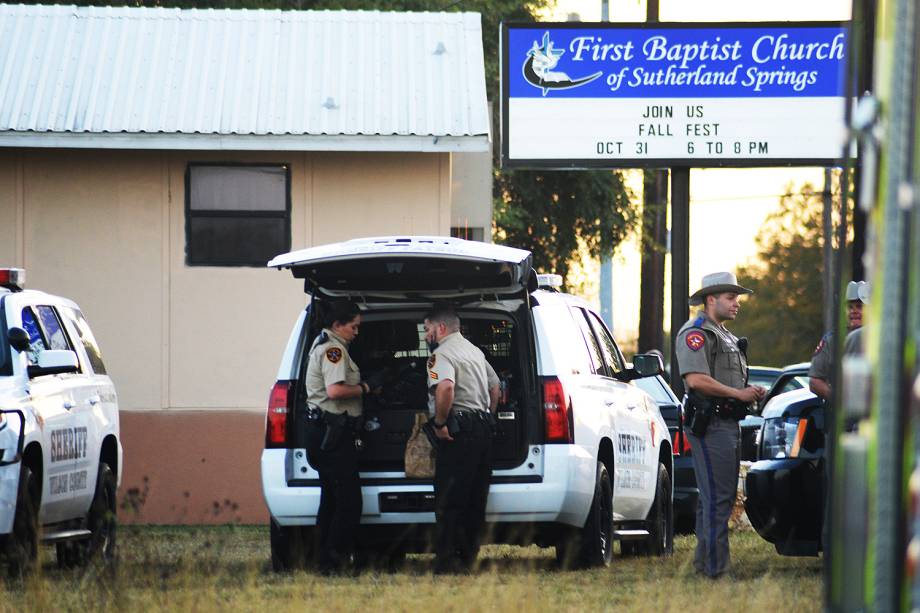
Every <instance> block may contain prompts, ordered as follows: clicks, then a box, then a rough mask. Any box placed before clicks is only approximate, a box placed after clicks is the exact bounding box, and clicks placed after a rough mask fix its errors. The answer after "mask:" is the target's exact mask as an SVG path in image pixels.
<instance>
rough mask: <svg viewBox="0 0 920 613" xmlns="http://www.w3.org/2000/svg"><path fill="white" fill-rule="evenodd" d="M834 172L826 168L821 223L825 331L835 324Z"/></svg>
mask: <svg viewBox="0 0 920 613" xmlns="http://www.w3.org/2000/svg"><path fill="white" fill-rule="evenodd" d="M832 182H833V174H832V173H831V169H830V168H825V169H824V193H823V195H824V210H823V211H822V212H821V225H822V227H823V234H824V249H823V252H824V331H825V332H826V331H828V330H831V329H832V327H833V325H834V304H835V301H834V288H835V284H836V281H835V279H836V278H837V275H835V274H834V272H835V271H834V223H833V217H832V215H831V213H832V211H833V206H834V203H833V200H832V190H831V183H832Z"/></svg>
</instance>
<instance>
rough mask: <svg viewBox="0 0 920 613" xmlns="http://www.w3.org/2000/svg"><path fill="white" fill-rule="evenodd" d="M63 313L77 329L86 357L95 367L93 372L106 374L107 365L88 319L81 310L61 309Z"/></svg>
mask: <svg viewBox="0 0 920 613" xmlns="http://www.w3.org/2000/svg"><path fill="white" fill-rule="evenodd" d="M61 313H62V314H63V315H64V317H66V318H67V319H69V320H70V323H72V324H73V327H74V328H76V330H77V336H79V337H80V342H81V343H82V344H83V348H84V349H85V350H86V356H87V357H88V358H89V363H90V364H91V365H92V367H93V372H95V373H96V374H97V375H104V374H106V372H105V363H104V362H103V361H102V352H101V351H100V350H99V344H98V343H97V342H96V337H95V336H93V331H92V330H90V328H89V324H88V323H86V318H84V317H83V313H82V312H80V310H79V309H73V308H70V307H64V308H63V309H61Z"/></svg>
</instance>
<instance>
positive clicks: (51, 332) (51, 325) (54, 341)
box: [37, 306, 73, 351]
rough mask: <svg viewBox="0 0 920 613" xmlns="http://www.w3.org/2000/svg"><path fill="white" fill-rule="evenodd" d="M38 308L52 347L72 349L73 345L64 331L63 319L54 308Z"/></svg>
mask: <svg viewBox="0 0 920 613" xmlns="http://www.w3.org/2000/svg"><path fill="white" fill-rule="evenodd" d="M37 310H38V317H39V319H41V322H42V327H43V328H44V329H45V334H46V335H47V339H48V344H49V345H50V348H51V349H69V350H71V351H72V350H73V347H71V345H70V341H69V340H67V335H66V334H65V333H64V328H63V326H61V321H60V320H59V319H58V316H57V313H55V312H54V309H53V308H52V307H50V306H39V307H37Z"/></svg>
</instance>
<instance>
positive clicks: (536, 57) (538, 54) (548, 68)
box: [523, 32, 603, 96]
mask: <svg viewBox="0 0 920 613" xmlns="http://www.w3.org/2000/svg"><path fill="white" fill-rule="evenodd" d="M564 53H565V51H564V50H562V49H556V48H555V47H554V46H553V41H551V40H550V39H549V32H545V33H544V34H543V41H542V43H541V44H538V43H537V41H534V42H533V47H531V48H530V50H529V51H528V52H527V60H526V61H525V62H524V67H523V71H524V79H525V80H526V81H527V82H528V83H530V84H531V85H533V86H534V87H536V88H538V89H542V90H543V95H544V96H545V95H546V94H547V92H549V90H551V89H572V88H573V87H578V86H579V85H584V84H585V83H590V82H591V81H593V80H594V79H596V78H598V77H599V76H601V75H602V74H603V72H595V73H594V74H593V75H590V76H587V77H583V78H580V79H573V78H572V77H570V76H569V75H567V74H566V73H564V72H560V71H556V70H554V68H556V65H557V64H559V59H560V58H561V57H562V56H563V54H564Z"/></svg>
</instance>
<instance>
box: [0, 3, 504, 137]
mask: <svg viewBox="0 0 920 613" xmlns="http://www.w3.org/2000/svg"><path fill="white" fill-rule="evenodd" d="M0 146H8V147H9V146H21V147H42V146H46V147H93V148H96V147H100V148H119V149H122V148H130V149H288V150H364V151H366V150H385V151H474V150H478V151H484V150H488V146H489V117H488V111H487V103H486V89H485V71H484V65H483V54H482V31H481V26H480V18H479V14H478V13H411V12H410V13H397V12H378V11H278V10H229V9H228V10H214V9H205V10H197V9H191V10H183V9H166V8H136V7H76V6H25V5H5V4H0Z"/></svg>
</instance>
